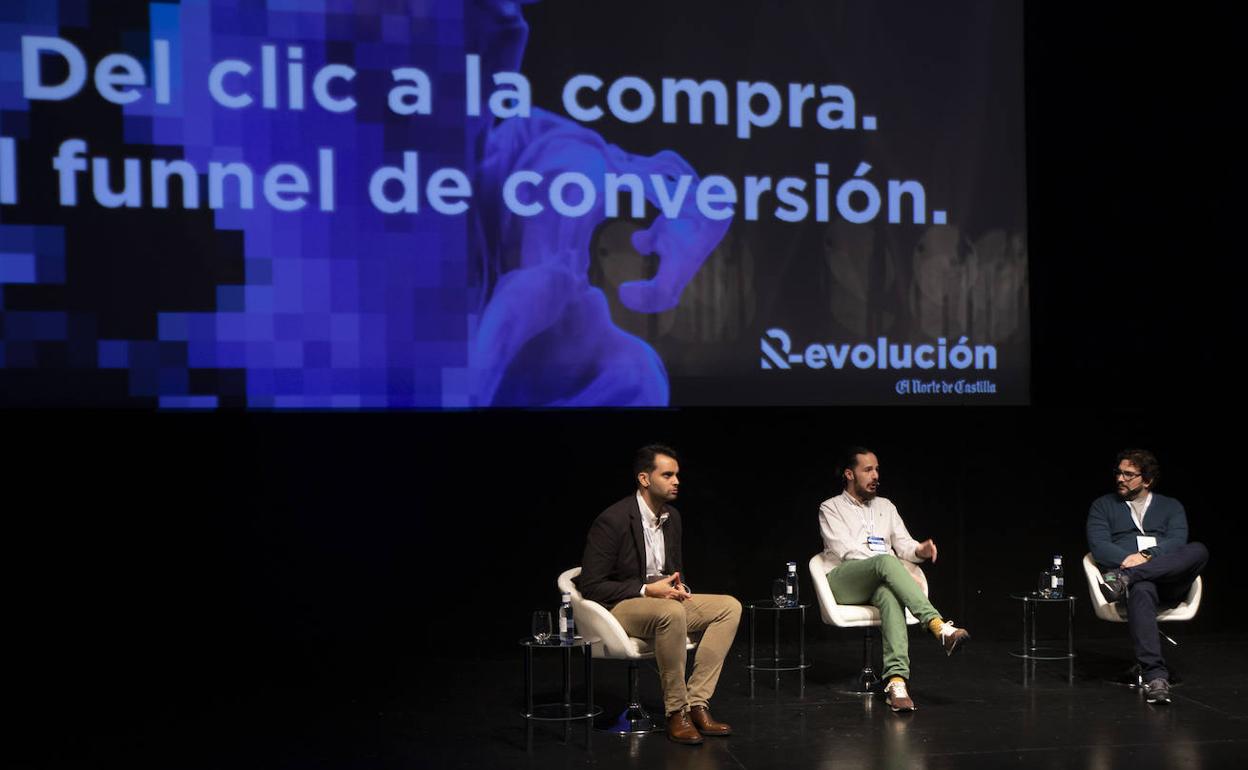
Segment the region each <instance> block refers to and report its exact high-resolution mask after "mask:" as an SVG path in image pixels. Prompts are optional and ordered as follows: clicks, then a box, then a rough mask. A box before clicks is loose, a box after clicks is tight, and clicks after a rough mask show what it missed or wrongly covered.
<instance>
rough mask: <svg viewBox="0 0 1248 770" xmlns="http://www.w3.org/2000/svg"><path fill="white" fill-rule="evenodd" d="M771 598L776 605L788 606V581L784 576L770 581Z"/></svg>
mask: <svg viewBox="0 0 1248 770" xmlns="http://www.w3.org/2000/svg"><path fill="white" fill-rule="evenodd" d="M771 599H772V601H774V602H775V603H776V606H777V607H787V606H789V594H788V581H786V580H785V579H784V578H776V579H775V580H773V581H771Z"/></svg>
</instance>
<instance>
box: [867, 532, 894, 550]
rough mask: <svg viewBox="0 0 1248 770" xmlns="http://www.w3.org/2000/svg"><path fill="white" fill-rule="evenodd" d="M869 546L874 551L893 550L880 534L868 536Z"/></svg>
mask: <svg viewBox="0 0 1248 770" xmlns="http://www.w3.org/2000/svg"><path fill="white" fill-rule="evenodd" d="M867 548H869V549H870V550H871V552H872V553H888V552H889V551H890V550H891V549H890V548H889V547H888V543H887V542H885V540H884V538H882V537H880V536H879V535H869V536H868V537H867Z"/></svg>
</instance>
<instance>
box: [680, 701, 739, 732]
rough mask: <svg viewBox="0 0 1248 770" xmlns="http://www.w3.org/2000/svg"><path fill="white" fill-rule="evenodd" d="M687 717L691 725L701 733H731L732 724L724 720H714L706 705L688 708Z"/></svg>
mask: <svg viewBox="0 0 1248 770" xmlns="http://www.w3.org/2000/svg"><path fill="white" fill-rule="evenodd" d="M689 718H690V719H692V720H693V726H694V727H696V728H698V732H700V733H702V734H703V735H732V726H731V725H729V724H727V723H724V722H716V721H715V717H713V716H711V711H710V709H708V708H707V707H706V706H694V707H693V708H691V709H689Z"/></svg>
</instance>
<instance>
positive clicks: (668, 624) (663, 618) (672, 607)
mask: <svg viewBox="0 0 1248 770" xmlns="http://www.w3.org/2000/svg"><path fill="white" fill-rule="evenodd" d="M654 615H655V621H654V624H655V627H656V628H670V629H673V630H676V631H680V632H681V633H684V631H685V627H686V626H687V625H688V619H687V618H686V616H685V608H684V607H682V606H681V604H680V602H678V601H673V600H671V599H664V600H662V601H661V602H659V603H658V606H657V607H656V608H655V610H654Z"/></svg>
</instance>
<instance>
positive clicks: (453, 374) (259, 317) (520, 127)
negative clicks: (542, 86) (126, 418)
mask: <svg viewBox="0 0 1248 770" xmlns="http://www.w3.org/2000/svg"><path fill="white" fill-rule="evenodd" d="M62 6H63V7H64V4H62ZM28 8H33V6H28ZM75 8H76V9H77V10H74V11H72V14H74V15H76V16H77V17H78V18H73V19H57V18H55V15H56V13H57V11H56V6H55V5H54V6H52V7H51V10H49V9H48V8H46V7H45V8H39V9H35V10H29V11H28V12H27V13H28V14H30V15H33V16H37V17H38V18H28V19H27V20H26V22H27V23H28V26H26V27H23V28H21V31H22V33H23V34H39V35H56V34H57V33H58V23H70V24H72V25H73V26H86V25H87V24H89V23H90V21H91V20H90V19H89V18H85V17H88V16H90V15H91V14H92V13H96V14H102V13H106V12H107V11H106V10H103V9H101V6H98V5H96V6H90V5H88V6H86V7H85V9H84V8H81V7H78V6H75ZM65 13H70V12H65ZM148 17H149V22H150V24H149V28H148V29H145V30H141V31H138V30H136V31H137V32H142V33H143V34H145V35H147V39H148V42H149V47H148V50H147V51H146V54H147V55H148V56H149V57H150V55H151V50H152V48H153V47H154V45H153V44H154V42H155V41H157V40H162V41H168V43H169V51H170V57H169V58H170V62H169V66H170V69H171V73H170V74H171V81H172V82H173V83H174V84H175V87H174V88H173V89H172V94H171V98H170V99H169V100H168V103H158V102H157V100H155V99H153V98H151V96H150V93H151V88H150V83H149V87H148V88H146V89H142V90H143V92H144V94H145V98H142V99H139V100H137V101H135V102H134V103H132V104H127V105H124V106H123V107H122V108H121V113H122V121H123V131H124V139H125V142H126V143H127V144H128V145H147V146H151V147H159V148H173V149H174V150H176V153H175V155H174V156H172V157H177V154H178V153H180V156H181V158H182V159H184V160H185V161H186V163H188V164H189V165H190V166H191V167H192V168H193V169H195V170H196V171H197V172H198V173H199V174H200V175H201V177H202V175H204V174H205V169H207V168H208V167H209V165H210V164H214V163H215V164H218V166H221V165H230V164H232V165H231V168H232V170H233V171H234V172H235V175H234V176H232V177H230V178H229V179H228V180H227V181H226V182H225V183H224V184H223V186H222V189H223V190H224V200H223V201H222V204H223V205H221V206H220V207H214V211H213V212H212V216H213V217H214V227H215V228H216V229H217V230H232V231H238V232H241V234H242V236H243V237H242V244H243V255H242V256H243V264H244V266H245V276H246V278H245V281H244V282H242V283H241V284H237V285H221V286H218V287H217V288H216V307H215V309H214V310H212V311H210V312H205V311H187V310H186V309H185V308H178V307H170V308H167V309H162V310H161V312H159V314H158V318H157V329H158V332H157V335H156V339H113V338H103V339H99V340H97V341H96V343H97V344H96V353H97V359H96V361H95V362H94V363H95V364H96V365H98V366H99V367H100V368H103V369H118V370H124V371H125V372H126V373H127V375H128V381H129V392H130V394H131V395H133V396H135V397H140V398H153V399H155V400H156V401H157V403H159V404H160V405H161V406H162V407H167V408H178V407H209V408H211V407H214V406H217V405H218V403H219V398H218V395H217V394H214V393H205V392H195V390H194V389H193V387H192V384H191V383H192V377H191V372H192V371H195V370H231V369H234V370H242V371H244V372H245V393H244V394H243V395H244V396H245V403H246V404H247V405H249V406H254V407H279V408H280V407H293V408H333V407H343V408H405V407H411V408H460V407H476V406H661V405H666V404H667V403H668V401H669V387H668V378H667V373H666V371H665V368H664V365H663V362H662V360H661V359H660V357H659V355H658V354H657V353H656V352H655V350H654V349H653V348H652V347H651V346H650V345H649V344H648V343H646V342H645V341H643V340H642V339H640V338H638V337H636V336H633V335H631V334H628V333H626V332H624V331H622V330H621V329H620V328H618V327H617V326H616V324H615V323H614V322H613V321H612V319H611V317H610V314H609V312H608V305H607V302H606V299H605V297H604V295H603V294H602V292H601V291H600V290H599V289H597V288H596V287H594V286H592V285H591V284H590V282H589V277H588V274H589V257H590V241H591V237H592V235H593V233H594V229H595V227H596V226H597V225H598V224H599V223H601V222H602V221H603V219H604V218H605V214H604V208H603V201H604V197H605V196H604V195H603V190H602V189H601V180H602V178H603V174H604V173H609V172H616V173H635V174H638V175H641V176H643V177H649V175H652V174H658V175H662V176H664V177H669V176H670V177H675V176H679V175H681V174H689V175H692V174H693V170H692V168H691V167H690V166H689V164H688V163H686V162H685V161H684V160H683V159H682V158H681V157H680V156H678V155H677V154H676V153H674V152H671V151H664V152H659V153H658V154H656V155H653V156H649V157H643V156H636V155H632V154H630V153H628V152H627V151H625V150H623V149H621V148H619V147H616V146H613V145H611V144H609V143H608V142H607V141H605V140H604V139H603V138H602V137H601V136H600V135H599V134H597V133H596V132H594V131H591V130H589V129H587V128H585V127H584V126H581V125H579V124H577V123H575V122H573V121H571V120H568V119H565V118H562V117H559V116H557V115H554V114H551V113H548V112H544V111H542V110H540V109H532V110H531V113H530V114H528V115H527V116H519V117H509V118H505V119H502V120H499V119H497V118H496V117H495V116H494V115H491V114H490V112H489V110H483V111H482V114H480V115H473V114H470V113H471V111H470V110H468V109H466V106H467V105H466V104H465V98H466V97H465V87H464V83H465V58H466V56H467V55H469V54H475V55H478V56H480V69H481V72H482V73H486V79H485V80H484V82H485V83H486V86H487V87H488V85H489V81H488V73H495V72H518V71H519V69H520V64H521V58H522V53H523V50H524V46H525V44H526V41H527V35H528V28H527V25H526V23H525V21H524V18H523V16H522V15H521V12H520V6H519V4H517V3H513V2H503V1H502V0H463V2H459V3H457V2H437V3H424V2H410V3H405V4H404V3H388V4H381V5H380V6H379V5H378V4H377V3H374V2H364V1H363V0H360V1H359V2H353V1H350V0H319V1H296V0H268V2H266V3H248V2H209V1H208V0H187V1H186V2H182V3H180V4H177V5H171V4H164V3H151V4H150V5H149V7H148ZM34 22H38V23H34ZM10 29H13V27H10ZM131 39H133V38H131ZM18 45H19V43H18V41H17V39H16V36H15V35H12V34H6V35H5V36H4V40H3V47H4V49H5V53H6V54H7V55H9V56H12V55H13V52H14V51H15V50H16V48H17V46H18ZM134 53H135V54H136V55H139V56H141V55H142V54H143V52H142V51H140V50H135V51H134ZM227 59H229V60H236V61H239V62H243V63H245V65H246V66H241V65H240V66H237V67H235V68H234V69H232V70H231V71H230V73H229V75H228V77H227V78H226V79H224V80H221V81H220V87H221V89H224V90H226V91H227V92H228V93H229V94H231V95H232V96H233V97H234V101H235V103H236V106H233V107H229V106H223V105H222V104H221V103H220V101H219V100H214V98H213V95H212V94H211V93H210V90H209V88H208V86H207V84H208V83H209V82H210V69H211V68H212V66H213V65H214V64H215V63H218V62H221V61H223V60H227ZM148 63H149V64H150V63H152V62H151V59H150V58H149V60H148ZM334 64H345V65H349V66H350V68H351V69H352V70H353V72H354V74H353V76H352V77H350V78H339V79H338V80H337V81H328V82H329V86H328V89H329V95H330V96H331V97H332V99H333V100H338V102H339V103H342V100H345V99H347V98H348V96H349V98H350V99H352V100H353V101H354V107H353V109H350V110H348V111H342V112H335V111H332V110H329V109H325V107H324V106H323V105H322V104H319V103H318V102H317V101H315V100H313V99H312V98H311V97H310V96H307V95H306V94H307V92H308V91H309V85H310V81H311V79H312V77H313V75H314V73H317V72H319V71H321V70H322V69H324V68H325V67H326V66H327V65H334ZM398 67H419V68H420V69H421V70H423V71H424V72H425V73H427V74H428V76H429V78H430V81H431V84H432V93H433V103H434V105H435V106H434V108H433V109H432V110H431V112H430V114H414V115H406V116H403V115H396V114H395V113H394V112H392V111H390V110H388V109H387V104H388V102H387V99H388V93H389V91H390V89H391V88H393V86H394V83H395V81H394V77H393V75H392V71H393V70H394V69H395V68H398ZM295 70H298V71H299V73H300V78H301V79H300V80H292V79H291V77H292V76H290V75H288V73H290V72H294V71H295ZM271 74H276V77H274V78H270V77H269V76H270V75H271ZM270 81H272V82H270ZM301 88H302V91H303V93H302V94H301V93H299V92H300V89H301ZM78 98H89V97H88V96H87V95H86V94H84V95H81V96H79V97H78ZM21 106H22V107H23V108H25V109H29V105H26V104H22V105H21ZM75 130H77V131H78V132H80V134H81V136H82V138H83V139H84V140H85V141H86V147H85V149H84V152H83V155H84V156H88V157H89V156H91V155H92V152H91V147H90V144H91V138H92V136H91V132H92V129H91V127H90V126H82V127H72V128H69V129H68V130H67V134H66V135H67V136H77V134H75V133H73V132H74V131H75ZM410 153H416V154H417V156H418V167H417V174H418V176H417V179H416V180H415V181H416V184H415V185H413V187H416V188H418V189H422V190H423V188H424V185H425V184H426V180H427V179H428V175H429V174H432V173H433V172H434V171H435V170H437V169H442V168H450V169H462V170H463V171H464V173H465V174H466V175H467V177H468V178H470V179H471V184H472V188H473V189H472V196H471V198H470V199H469V200H470V203H471V206H469V207H466V208H468V210H467V211H465V212H464V213H461V214H452V215H447V214H444V213H440V212H438V211H434V210H431V207H430V205H429V204H428V201H427V200H425V201H421V202H419V203H418V204H417V207H418V208H417V210H416V211H412V210H411V209H410V208H407V209H404V210H400V211H397V212H395V213H386V212H383V211H381V210H379V209H378V208H377V207H376V206H375V205H373V204H374V200H373V199H370V194H369V184H370V177H371V175H372V174H373V173H374V172H375V171H376V170H377V169H380V168H382V167H387V166H388V167H392V168H393V169H395V175H396V176H399V175H401V173H402V172H401V171H400V170H405V169H404V165H405V160H406V158H407V157H408V154H410ZM162 157H170V156H168V155H165V156H162ZM111 160H112V162H114V163H120V162H121V160H120V159H118V158H112V159H111ZM279 166H280V167H282V169H283V170H284V171H285V172H286V176H285V177H284V178H286V179H288V180H289V179H291V178H295V177H297V176H298V175H299V174H302V176H303V178H304V179H305V180H306V187H307V190H308V194H307V196H306V201H305V205H302V206H301V207H299V208H298V209H297V210H278V209H277V208H275V207H273V206H272V205H265V201H264V200H263V199H261V195H260V193H259V192H258V190H260V189H261V187H262V181H261V180H262V177H264V175H265V174H266V173H267V172H269V171H270V170H272V169H274V168H275V167H279ZM292 168H293V171H292ZM517 169H526V170H531V171H535V172H537V173H538V174H540V175H541V176H542V178H543V181H541V182H540V183H538V184H533V185H529V186H526V187H525V188H524V191H523V196H524V197H525V198H526V199H530V198H531V199H532V200H534V201H546V205H545V207H544V210H543V211H542V212H541V213H539V214H536V215H534V216H520V215H518V214H516V213H514V212H513V211H511V210H509V209H508V208H507V207H505V206H503V205H502V204H501V195H502V186H503V184H504V180H505V179H506V178H507V176H508V175H509V174H510V173H512V172H513V171H515V170H517ZM567 170H575V171H578V172H581V173H583V174H584V175H585V177H586V178H588V179H592V180H595V182H594V183H595V184H596V185H599V188H598V189H597V190H596V191H595V197H596V202H595V204H594V205H593V206H592V207H590V209H589V210H588V211H586V212H585V213H584V214H583V215H581V216H571V217H570V216H564V215H563V214H560V213H558V212H557V211H554V210H553V208H552V207H551V206H550V205H549V187H550V184H551V180H552V179H553V178H554V177H556V176H558V174H559V173H561V172H562V171H567ZM291 174H294V175H295V177H292V176H290V175H291ZM419 175H423V176H419ZM694 181H695V184H696V178H695V180H694ZM248 182H250V185H251V186H250V187H249V186H248V184H247V183H248ZM192 184H194V183H192ZM400 187H401V185H400V184H399V183H398V182H397V181H394V180H392V181H391V182H390V183H388V185H387V186H386V187H385V188H384V194H385V195H386V197H387V198H388V199H390V200H398V199H400V198H401V197H402V196H404V195H406V194H407V193H408V192H409V190H406V189H400ZM175 189H176V188H175ZM647 194H652V193H647ZM574 195H575V193H570V194H569V197H574ZM650 202H651V203H653V204H656V205H657V201H655V200H653V199H651V201H650ZM198 203H199V206H200V207H203V206H204V202H203V201H199V202H198ZM179 204H181V205H184V206H185V205H186V199H185V198H179V196H178V194H177V193H176V192H174V193H170V196H169V201H168V202H167V203H166V205H168V206H172V207H177V206H178V205H179ZM91 205H94V204H91ZM144 205H145V206H152V207H154V208H158V207H159V206H157V205H155V204H153V203H149V202H148V201H144ZM107 214H108V212H103V213H102V215H104V216H106V215H107ZM2 227H3V228H4V229H5V231H6V233H7V234H6V238H16V237H18V236H19V235H20V236H21V238H22V239H25V240H26V241H33V240H34V238H35V236H36V234H33V233H34V231H33V230H31V229H30V228H25V229H23V230H21V232H20V233H18V232H17V231H16V230H12V231H11V232H10V228H11V227H16V226H10V225H8V224H5V225H3V226H2ZM727 227H728V222H727V221H711V220H708V219H706V218H705V217H703V216H702V215H701V214H699V213H698V211H697V210H696V208H695V207H694V206H693V204H692V203H691V202H685V203H683V204H682V206H681V209H680V211H679V214H678V215H677V216H675V217H669V216H664V215H662V214H660V215H658V216H656V217H655V218H654V220H653V222H652V223H651V224H650V225H649V226H648V227H646V228H644V229H642V230H639V231H638V232H637V233H636V234H635V235H634V237H633V244H634V246H635V247H636V248H637V250H638V251H639V252H640V253H642V254H655V255H657V256H658V257H659V266H658V270H657V273H656V274H655V275H654V276H653V277H652V278H650V279H648V280H643V281H636V282H632V283H629V284H626V285H624V286H623V287H621V289H620V293H619V299H620V301H621V303H623V304H624V305H625V306H626V307H628V308H629V309H631V310H634V311H637V312H642V313H655V312H661V311H664V310H668V309H671V308H672V307H674V306H675V305H676V304H677V303H678V302H679V299H680V296H681V292H682V290H683V289H684V287H685V286H686V285H687V284H688V282H689V281H690V280H691V279H692V277H693V276H694V275H695V274H696V272H697V271H698V268H699V267H700V266H701V264H702V263H703V262H704V261H705V260H706V258H707V256H708V255H709V254H710V253H711V251H712V250H713V249H714V248H715V246H716V245H717V244H718V243H719V241H720V240H721V239H722V238H723V236H724V234H725V232H726V231H727ZM46 229H48V228H43V229H41V230H40V231H39V233H38V234H37V235H38V239H39V241H40V242H41V243H46V244H51V245H50V246H49V249H50V252H49V253H51V254H53V255H54V257H55V255H56V254H58V253H60V251H62V250H63V246H62V245H61V239H60V238H59V237H58V236H59V234H58V233H57V232H55V229H53V232H52V233H50V234H49V233H44V232H43V230H46ZM135 237H142V234H141V233H136V234H135ZM109 248H118V246H116V245H113V246H110V247H109ZM180 256H181V255H179V254H177V253H170V254H168V255H167V259H168V264H167V269H169V270H174V271H176V270H178V269H179V265H178V260H179V258H180ZM39 258H40V259H45V258H44V257H39ZM34 259H35V256H34V255H31V256H30V258H29V259H27V260H26V261H22V262H20V264H19V263H18V262H15V261H12V260H10V262H12V264H9V263H6V264H5V266H4V271H3V272H2V273H0V275H8V274H11V275H10V278H21V279H23V280H26V281H27V282H30V280H33V279H34V278H33V276H34V270H33V266H34ZM49 259H51V258H49ZM45 261H47V260H46V259H45ZM28 262H29V264H27V263H28ZM28 268H29V269H28ZM54 273H56V271H55V270H50V271H49V272H48V274H54ZM28 274H30V275H28ZM27 279H30V280H27ZM61 280H65V281H73V275H72V274H71V275H67V276H64V277H63V278H62V279H61ZM2 309H3V308H0V310H2ZM6 322H7V325H9V326H12V325H13V324H14V321H13V319H10V318H7V317H6ZM13 363H14V361H9V362H8V363H7V364H5V363H4V362H2V361H0V365H11V364H13Z"/></svg>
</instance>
